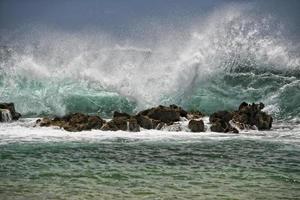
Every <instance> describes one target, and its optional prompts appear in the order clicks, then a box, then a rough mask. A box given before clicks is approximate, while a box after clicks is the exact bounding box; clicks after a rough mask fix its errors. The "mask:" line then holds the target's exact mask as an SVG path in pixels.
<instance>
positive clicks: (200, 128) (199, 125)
mask: <svg viewBox="0 0 300 200" xmlns="http://www.w3.org/2000/svg"><path fill="white" fill-rule="evenodd" d="M188 127H189V129H191V131H192V132H204V122H203V120H194V119H192V120H191V121H189V124H188Z"/></svg>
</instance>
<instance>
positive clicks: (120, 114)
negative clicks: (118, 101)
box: [113, 111, 131, 119]
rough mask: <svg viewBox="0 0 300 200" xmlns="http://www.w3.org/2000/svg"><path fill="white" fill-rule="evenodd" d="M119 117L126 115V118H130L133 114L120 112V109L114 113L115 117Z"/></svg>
mask: <svg viewBox="0 0 300 200" xmlns="http://www.w3.org/2000/svg"><path fill="white" fill-rule="evenodd" d="M118 117H124V118H126V119H129V118H130V117H131V116H130V115H129V114H127V113H120V112H118V111H115V112H114V114H113V118H118Z"/></svg>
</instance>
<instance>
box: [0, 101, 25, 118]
mask: <svg viewBox="0 0 300 200" xmlns="http://www.w3.org/2000/svg"><path fill="white" fill-rule="evenodd" d="M20 117H21V114H20V113H18V112H16V110H15V104H14V103H0V122H4V121H11V120H18V119H19V118H20Z"/></svg>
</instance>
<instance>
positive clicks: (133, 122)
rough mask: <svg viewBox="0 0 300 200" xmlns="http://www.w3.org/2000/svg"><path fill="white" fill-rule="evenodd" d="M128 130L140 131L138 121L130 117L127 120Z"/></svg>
mask: <svg viewBox="0 0 300 200" xmlns="http://www.w3.org/2000/svg"><path fill="white" fill-rule="evenodd" d="M128 130H129V131H130V132H139V131H140V125H139V124H138V122H137V120H136V119H135V118H130V119H129V120H128Z"/></svg>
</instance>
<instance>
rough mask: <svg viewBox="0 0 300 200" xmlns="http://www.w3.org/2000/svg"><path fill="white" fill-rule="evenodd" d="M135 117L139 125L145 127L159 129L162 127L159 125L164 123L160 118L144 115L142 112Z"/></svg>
mask: <svg viewBox="0 0 300 200" xmlns="http://www.w3.org/2000/svg"><path fill="white" fill-rule="evenodd" d="M134 118H135V119H136V120H137V123H138V124H139V126H140V127H142V128H144V129H157V128H159V127H160V126H159V125H161V124H164V123H163V122H160V121H159V120H155V119H151V118H149V117H148V116H144V115H141V114H137V115H136V116H134ZM161 126H162V125H161Z"/></svg>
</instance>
